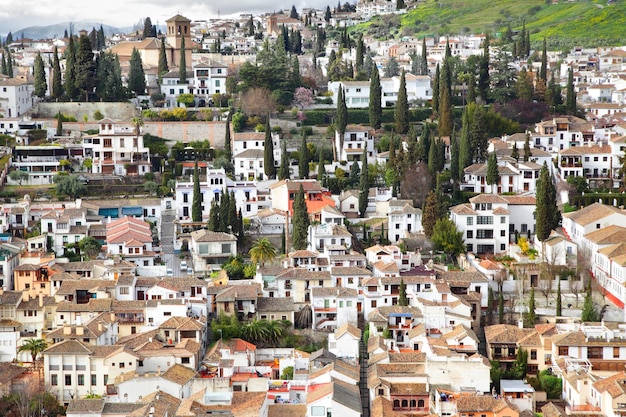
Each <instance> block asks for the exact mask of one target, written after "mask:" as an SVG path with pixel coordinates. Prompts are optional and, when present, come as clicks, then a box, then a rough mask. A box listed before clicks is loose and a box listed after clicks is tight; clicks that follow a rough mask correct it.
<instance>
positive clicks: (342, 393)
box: [333, 380, 363, 414]
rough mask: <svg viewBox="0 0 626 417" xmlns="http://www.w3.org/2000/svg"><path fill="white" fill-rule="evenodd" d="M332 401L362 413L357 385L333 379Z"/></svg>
mask: <svg viewBox="0 0 626 417" xmlns="http://www.w3.org/2000/svg"><path fill="white" fill-rule="evenodd" d="M333 401H334V402H337V403H339V404H341V405H343V406H344V407H347V408H349V409H351V410H353V411H356V412H357V413H359V414H360V413H362V411H363V409H362V405H361V393H360V392H359V387H358V385H350V384H347V383H345V382H343V381H339V380H334V381H333Z"/></svg>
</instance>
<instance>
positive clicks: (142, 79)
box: [128, 48, 146, 95]
mask: <svg viewBox="0 0 626 417" xmlns="http://www.w3.org/2000/svg"><path fill="white" fill-rule="evenodd" d="M128 89H129V90H130V91H132V92H134V93H135V94H136V95H141V94H144V93H145V92H146V75H145V73H144V71H143V62H142V61H141V55H139V51H138V50H137V48H133V52H132V54H131V56H130V69H129V72H128Z"/></svg>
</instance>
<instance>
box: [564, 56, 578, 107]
mask: <svg viewBox="0 0 626 417" xmlns="http://www.w3.org/2000/svg"><path fill="white" fill-rule="evenodd" d="M566 94H567V96H566V97H565V112H566V113H567V114H572V115H573V114H576V91H574V71H572V67H570V68H569V69H568V70H567V93H566Z"/></svg>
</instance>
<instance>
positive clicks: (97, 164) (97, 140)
mask: <svg viewBox="0 0 626 417" xmlns="http://www.w3.org/2000/svg"><path fill="white" fill-rule="evenodd" d="M98 128H99V133H98V134H97V135H93V136H85V137H84V138H83V146H84V148H85V157H86V158H92V170H91V172H92V173H94V174H117V175H145V174H146V173H148V172H151V169H150V149H148V148H147V147H145V146H144V144H143V135H141V134H140V133H139V134H137V133H136V132H135V129H134V128H133V127H132V126H120V125H116V123H115V122H114V121H113V120H111V119H102V120H100V121H99V122H98Z"/></svg>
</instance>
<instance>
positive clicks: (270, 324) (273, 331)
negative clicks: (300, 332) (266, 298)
mask: <svg viewBox="0 0 626 417" xmlns="http://www.w3.org/2000/svg"><path fill="white" fill-rule="evenodd" d="M265 330H266V338H265V341H266V342H267V343H268V344H271V345H273V346H277V345H278V343H279V342H280V339H281V338H282V337H283V333H284V330H285V327H284V325H283V323H282V322H280V321H276V320H271V321H266V322H265Z"/></svg>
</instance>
